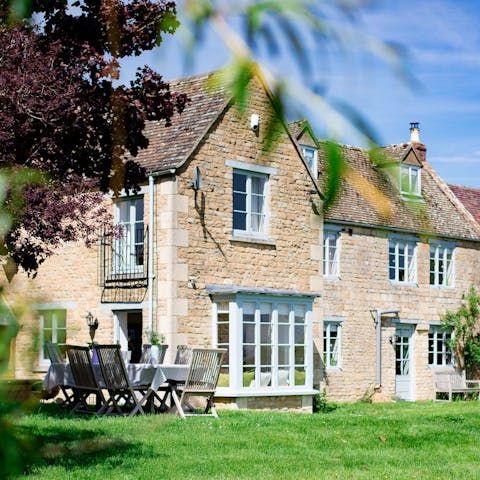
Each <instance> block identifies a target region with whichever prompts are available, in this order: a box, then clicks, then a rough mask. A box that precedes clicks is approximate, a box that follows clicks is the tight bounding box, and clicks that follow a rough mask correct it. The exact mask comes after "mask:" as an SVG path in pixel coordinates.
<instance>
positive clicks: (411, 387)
mask: <svg viewBox="0 0 480 480" xmlns="http://www.w3.org/2000/svg"><path fill="white" fill-rule="evenodd" d="M402 330H403V331H404V332H407V331H408V354H409V356H408V377H407V378H408V394H407V396H406V398H403V397H402V398H401V400H405V401H414V400H415V362H414V358H415V344H414V334H415V325H414V324H397V325H395V356H394V361H395V364H394V372H395V396H396V397H397V396H398V387H397V377H398V376H399V375H397V348H396V343H397V338H398V337H399V335H398V332H399V331H402ZM403 336H405V335H403Z"/></svg>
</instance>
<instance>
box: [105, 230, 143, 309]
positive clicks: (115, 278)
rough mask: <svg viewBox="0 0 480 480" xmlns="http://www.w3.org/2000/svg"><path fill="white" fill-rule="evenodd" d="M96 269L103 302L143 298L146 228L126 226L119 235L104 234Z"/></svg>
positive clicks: (124, 301)
mask: <svg viewBox="0 0 480 480" xmlns="http://www.w3.org/2000/svg"><path fill="white" fill-rule="evenodd" d="M98 270H99V285H100V286H101V287H102V289H103V291H102V302H115V303H130V302H141V301H143V299H144V297H145V294H146V291H147V286H148V227H147V228H143V226H142V228H139V225H138V224H137V225H136V226H135V228H130V225H127V226H124V228H123V229H122V232H121V233H119V234H115V235H114V234H111V233H108V234H103V235H102V236H101V241H100V250H99V269H98Z"/></svg>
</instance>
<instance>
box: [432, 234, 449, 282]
mask: <svg viewBox="0 0 480 480" xmlns="http://www.w3.org/2000/svg"><path fill="white" fill-rule="evenodd" d="M449 254H450V257H449ZM432 262H433V270H432ZM441 265H443V269H442V270H443V271H440V266H441ZM429 272H430V275H429V283H430V285H431V286H434V287H454V286H455V244H453V243H448V242H437V241H430V254H429ZM432 276H433V283H432ZM440 277H442V281H441V282H440Z"/></svg>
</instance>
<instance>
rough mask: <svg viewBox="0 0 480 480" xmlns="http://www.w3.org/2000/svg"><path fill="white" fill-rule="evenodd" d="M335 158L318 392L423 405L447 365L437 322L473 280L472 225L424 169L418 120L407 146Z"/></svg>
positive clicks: (298, 128) (449, 359)
mask: <svg viewBox="0 0 480 480" xmlns="http://www.w3.org/2000/svg"><path fill="white" fill-rule="evenodd" d="M294 129H295V133H296V137H297V140H298V141H299V143H301V144H304V143H305V144H309V145H312V144H313V143H312V134H311V129H308V130H307V129H306V128H302V125H301V124H300V125H299V124H295V126H294ZM304 137H306V139H305V140H304ZM314 143H318V141H316V140H315V141H314ZM320 152H321V150H320ZM343 156H344V158H345V160H346V172H345V176H344V179H343V181H342V185H341V191H340V193H339V195H338V198H337V200H336V201H335V202H334V203H333V204H332V205H331V206H330V208H328V209H327V210H326V211H325V214H324V235H323V255H322V258H323V267H322V273H323V278H324V281H323V285H322V298H321V304H322V315H323V318H322V320H323V346H322V348H321V351H322V352H323V354H322V363H323V365H322V371H323V373H322V374H321V376H322V379H323V386H325V388H326V390H327V392H328V396H329V397H331V398H334V399H337V400H355V399H359V398H370V397H372V396H373V395H374V394H375V395H376V396H377V397H378V398H380V399H388V398H400V399H405V400H428V399H431V398H432V384H433V382H432V371H433V370H434V369H437V368H442V369H445V368H446V369H448V368H454V358H453V356H452V354H451V352H450V351H449V349H448V346H447V340H448V338H449V336H450V335H451V333H450V332H444V331H442V330H441V329H440V323H441V322H440V320H441V316H442V314H444V313H445V312H446V310H447V309H449V310H453V309H455V308H456V307H457V306H458V302H459V299H460V297H461V294H462V292H464V291H467V290H468V289H469V287H470V285H472V284H476V285H479V284H480V275H479V271H480V270H479V261H480V252H479V250H480V243H479V240H480V236H479V228H478V224H476V223H475V221H474V219H473V217H472V215H471V214H470V213H469V212H468V211H467V210H466V209H465V208H464V206H463V205H462V204H461V203H460V202H459V201H458V200H457V198H456V197H455V195H454V194H453V193H452V191H451V190H450V189H449V188H448V186H447V185H446V184H445V183H444V182H443V180H442V179H441V178H440V177H439V176H438V175H437V174H436V173H435V171H434V170H433V169H432V167H431V166H430V165H429V164H428V162H427V158H426V147H425V145H423V144H422V143H420V139H419V129H418V124H412V127H411V138H410V142H409V143H404V144H399V145H391V146H388V147H384V148H382V149H379V150H378V151H375V152H371V153H368V152H366V151H364V150H362V149H359V148H354V147H343ZM321 157H322V155H319V162H318V163H319V174H320V183H321V184H322V183H324V182H323V181H322V173H323V172H324V171H325V168H324V163H325V160H324V159H323V160H322V158H321ZM477 198H478V197H477ZM467 208H468V206H467ZM472 213H473V212H472ZM477 214H478V211H477Z"/></svg>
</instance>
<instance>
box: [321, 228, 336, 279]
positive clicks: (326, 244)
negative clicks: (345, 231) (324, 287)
mask: <svg viewBox="0 0 480 480" xmlns="http://www.w3.org/2000/svg"><path fill="white" fill-rule="evenodd" d="M323 275H324V276H325V277H330V278H338V277H339V276H340V228H337V227H332V226H325V228H324V231H323Z"/></svg>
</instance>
